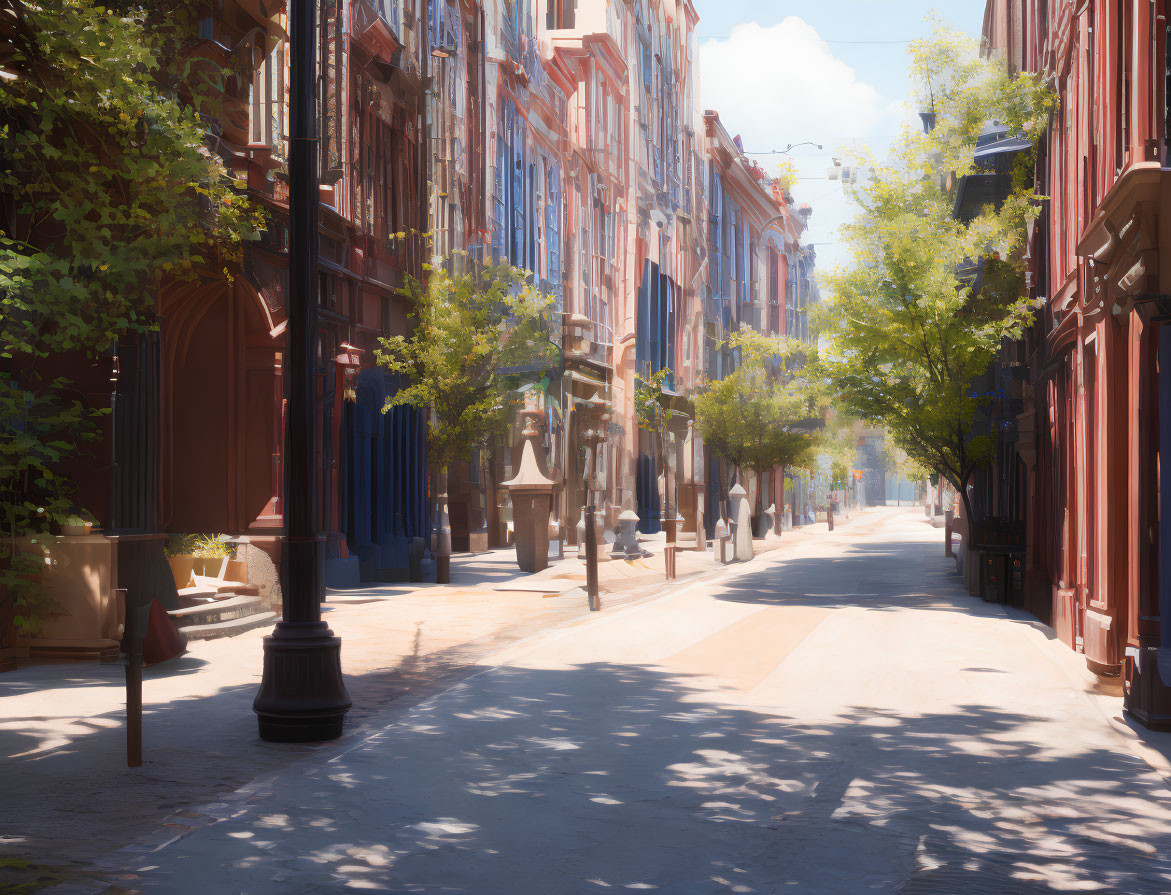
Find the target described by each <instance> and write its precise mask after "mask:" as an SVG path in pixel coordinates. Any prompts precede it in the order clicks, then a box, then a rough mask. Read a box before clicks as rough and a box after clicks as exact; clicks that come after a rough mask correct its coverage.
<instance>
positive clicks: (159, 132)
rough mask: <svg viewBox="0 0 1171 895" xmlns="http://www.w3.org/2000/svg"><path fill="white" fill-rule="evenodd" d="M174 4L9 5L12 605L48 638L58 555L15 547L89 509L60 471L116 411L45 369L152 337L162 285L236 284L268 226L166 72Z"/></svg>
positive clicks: (4, 377)
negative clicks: (248, 246)
mask: <svg viewBox="0 0 1171 895" xmlns="http://www.w3.org/2000/svg"><path fill="white" fill-rule="evenodd" d="M160 6H161V4H157V3H155V4H153V6H152V9H153V10H154V12H155V13H157V12H158V9H159V7H160ZM174 6H175V8H173V9H171V10H170V12H169V13H168V14H167V15H166V16H162V15H157V14H156V15H153V16H152V12H151V10H148V9H147V8H145V7H143V6H138V5H134V4H121V6H120V7H119V8H118V9H113V8H110V7H109V6H103V5H99V4H98V3H95V2H92V0H38V2H36V3H32V2H25V0H0V85H2V89H0V144H2V145H3V147H4V151H3V154H2V155H0V418H3V419H4V420H5V438H3V439H0V516H2V520H0V525H3V529H4V535H5V538H6V542H7V543H6V546H7V547H8V549H7V551H6V554H7V555H6V557H5V559H4V561H3V562H2V563H0V593H5V594H7V597H6V599H7V600H8V601H15V603H16V605H17V610H18V611H17V615H16V623H17V627H18V628H32V627H35V625H36V620H35V612H34V611H33V609H32V606H33V603H34V601H35V590H36V587H35V579H36V575H35V574H34V573H35V572H36V564H37V563H40V562H43V559H42V557H40V556H25V555H17V554H16V553H14V551H15V549H16V548H15V545H16V543H17V539H18V538H19V539H21V541H22V543H25V544H27V543H28V541H31V540H34V539H35V538H36V537H37V536H38V535H42V534H44V533H47V532H50V531H52V530H53V529H54V528H55V527H57V526H59V525H60V524H62V523H64V522H66V521H68V520H69V517H70V516H72V515H74V514H75V513H77V512H78V509H79V508H77V507H75V506H74V505H73V503H72V494H73V489H72V486H71V484H70V482H69V481H68V479H67V478H66V477H65V476H64V475H62V473H61V465H62V464H63V463H64V462H66V461H68V460H69V459H70V458H75V457H77V456H78V455H79V453H80V451H81V450H82V449H83V448H84V446H85V445H86V444H87V443H88V442H91V441H93V440H94V439H95V438H96V437H97V428H96V426H95V420H96V418H97V417H98V416H99V415H100V414H102V413H103V412H104V411H103V410H102V409H95V408H91V407H88V406H86V404H85V403H84V402H83V401H81V399H80V395H78V394H76V393H75V392H74V391H73V390H72V388H71V386H72V383H71V382H70V381H69V380H68V379H65V378H61V377H57V378H52V379H45V378H42V377H41V376H40V375H39V374H38V362H40V361H41V360H42V359H44V358H47V357H50V356H54V355H60V354H63V353H74V354H75V355H80V356H82V357H90V358H92V357H95V356H97V355H98V354H99V353H100V352H102V351H105V350H107V349H108V348H109V347H110V345H111V343H112V342H113V341H114V340H117V339H123V338H127V337H129V336H132V335H134V334H136V333H144V332H148V331H150V330H151V329H153V328H155V327H156V325H157V323H156V320H155V316H154V310H155V301H156V296H157V291H158V287H159V286H160V285H161V284H162V283H163V282H164V281H166V280H168V279H176V278H181V277H187V276H195V275H196V273H197V272H198V273H201V274H202V273H207V272H209V271H210V272H212V273H220V274H222V275H224V276H231V272H232V271H233V270H234V269H235V267H236V264H237V262H238V261H239V259H240V255H241V248H242V243H243V242H244V240H246V239H249V238H251V237H254V236H257V235H258V234H259V231H260V229H261V228H262V227H263V225H264V219H263V216H262V214H261V213H260V212H259V211H258V210H257V209H256V208H254V207H253V206H252V205H251V204H250V203H249V202H248V200H247V199H246V198H245V197H243V196H242V195H240V193H238V192H237V191H236V188H237V187H239V186H242V185H240V184H237V183H236V182H235V181H234V180H233V179H232V177H231V176H230V174H229V172H228V171H227V169H226V168H225V167H224V164H223V163H222V161H221V160H220V158H219V157H218V156H216V155H215V154H214V153H213V152H211V151H210V149H209V143H208V137H207V125H206V123H205V122H204V121H203V120H202V119H201V118H200V117H199V115H198V114H197V113H196V111H195V110H194V109H193V108H192V107H191V106H190V105H189V103H188V102H187V101H185V100H184V99H182V98H181V97H180V95H179V93H178V91H177V89H176V82H175V79H174V77H172V76H170V75H169V74H166V73H165V72H164V62H163V60H164V59H165V58H169V57H170V55H171V54H172V53H173V50H174V45H175V34H176V32H175V27H176V22H178V21H179V20H181V19H182V20H187V21H189V20H190V16H189V13H190V9H188V8H187V7H189V6H191V4H190V3H185V2H183V0H180V2H179V3H178V4H176V5H174ZM179 7H182V8H183V11H184V13H185V15H186V18H184V16H180V15H179V11H180V10H179ZM162 21H165V22H166V25H165V29H163V30H160V29H156V28H155V27H153V26H152V25H151V24H150V22H162ZM213 67H214V66H213ZM205 70H206V66H205ZM26 537H27V538H28V540H27V541H26V540H25V538H26Z"/></svg>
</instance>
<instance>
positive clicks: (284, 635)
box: [252, 0, 350, 743]
mask: <svg viewBox="0 0 1171 895" xmlns="http://www.w3.org/2000/svg"><path fill="white" fill-rule="evenodd" d="M316 14H317V4H316V2H314V0H289V26H290V27H289V37H290V41H289V47H290V51H291V52H290V59H289V71H290V77H289V122H290V128H289V293H288V321H289V325H288V329H287V330H286V338H287V339H288V342H287V344H286V352H285V382H286V383H287V386H286V387H287V392H286V396H287V399H288V410H287V414H286V418H287V423H286V426H287V428H286V432H285V458H284V459H285V467H284V498H285V531H286V534H285V541H284V545H283V550H282V551H281V559H282V563H281V593H282V599H283V602H284V613H283V618H282V620H281V621H280V622H278V623H277V625H276V628H275V629H274V630H273V632H272V634H270V635H269V636H268V637H265V638H264V676H263V678H262V680H261V683H260V691H259V692H258V693H257V694H256V699H255V701H254V702H253V704H252V709H253V711H255V712H256V715H257V720H258V723H259V728H260V738H261V739H263V740H267V741H269V742H273V743H305V742H316V741H320V740H332V739H335V738H337V737H338V736H340V735H341V732H342V723H343V720H344V718H345V714H346V712H347V711H349V708H350V697H349V694H347V693H346V686H345V683H344V682H343V680H342V665H341V645H342V642H341V638H340V637H335V636H334V633H333V631H331V630H330V629H329V626H328V625H327V624H326V623H325V622H323V621H322V620H321V602H322V600H323V599H324V596H325V561H324V560H325V539H324V538H323V537H322V536H321V535H320V534H319V533H318V531H317V482H318V469H317V465H316V462H315V453H316V450H315V449H316V445H317V441H318V437H319V433H318V431H317V416H316V407H315V405H316V398H317V395H316V385H315V382H314V373H313V363H314V350H313V348H314V342H315V339H316V331H317V302H316V299H315V296H314V287H315V285H316V281H317V202H318V199H317V165H318V146H317V59H316V49H317V48H316V30H317V29H316Z"/></svg>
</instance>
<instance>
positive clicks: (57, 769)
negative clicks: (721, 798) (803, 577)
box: [0, 510, 882, 889]
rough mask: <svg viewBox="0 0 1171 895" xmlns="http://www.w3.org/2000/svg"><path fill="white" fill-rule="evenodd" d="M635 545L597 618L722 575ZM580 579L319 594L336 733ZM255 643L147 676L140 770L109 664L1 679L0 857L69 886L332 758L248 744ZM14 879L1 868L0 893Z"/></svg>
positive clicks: (530, 615)
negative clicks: (275, 777)
mask: <svg viewBox="0 0 1171 895" xmlns="http://www.w3.org/2000/svg"><path fill="white" fill-rule="evenodd" d="M878 512H879V513H881V512H882V511H881V510H880V511H878ZM861 518H862V517H861V516H859V515H857V514H855V515H854V518H853V520H852V521H850V522H847V521H845V520H842V521H841V522H840V523H839V527H848V526H850V525H851V524H853V523H856V522H857V521H858V520H859V519H861ZM867 518H869V519H872V520H873V515H871V516H869V517H867ZM825 533H826V526H825V524H824V523H822V524H819V525H811V526H806V527H805V528H804V529H802V530H799V531H794V532H786V533H785V534H784V535H783V536H782V537H780V538H769V539H765V540H758V541H756V542H755V545H756V546H757V551H758V553H761V552H772V551H775V550H778V549H781V550H788V549H796V548H798V547H799V546H800V545H801V544H808V543H811V542H815V541H816V540H817V538H818V537H824V536H825ZM648 547H649V549H650V551H651V554H652V555H651V556H650V557H647V558H645V559H640V560H635V561H633V562H626V561H612V562H604V563H601V564H600V566H599V579H600V586H601V591H602V594H603V598H602V605H603V611H605V610H607V609H613V608H616V607H618V606H620V605H627V604H631V603H634V602H637V601H639V600H645V599H648V598H650V597H652V596H656V595H659V594H661V593H662V592H663V591H664V590H665V589H666V588H668V587H673V586H679V585H683V584H686V583H687V582H690V581H696V580H701V579H703V578H708V577H712V578H714V577H717V576H720V575H722V574H723V572H724V571H725V567H723V566H721V565H720V564H719V563H718V562H716V561H715V560H713V559H712V555H711V551H710V550H709V551H707V552H706V553H705V554H699V553H695V552H684V553H681V554H680V555H679V558H678V562H677V571H678V580H677V581H676V582H670V583H668V582H666V581H664V578H663V556H662V548H663V544H662V542H661V539H660V540H657V541H656V540H655V539H650V540H649V542H648ZM737 567H738V566H737V565H736V564H733V565H732V566H730V567H729V568H733V569H735V568H737ZM584 582H585V570H584V565H583V563H582V562H580V561H579V560H577V559H576V558H575V557H574V558H566V559H564V560H560V561H557V562H554V563H552V564H551V565H550V567H549V568H548V569H546V570H545V571H544V572H541V573H538V574H536V575H525V574H523V573H521V572H519V570H518V569H517V568H516V565H515V556H514V553H513V551H512V550H498V551H492V552H490V553H487V554H481V555H475V556H473V555H461V556H457V557H454V558H453V561H452V583H451V584H449V585H436V584H423V585H377V586H364V587H361V588H354V589H349V590H344V591H340V590H335V591H331V592H330V593H329V595H328V602H327V605H326V606H325V607H324V617H325V619H326V620H327V621H328V622H329V624H330V626H331V627H332V628H333V630H334V632H335V633H337V634H338V635H340V636H341V638H342V666H343V669H344V671H345V674H346V686H347V688H348V690H349V693H350V696H351V698H352V699H353V702H354V708H353V709H352V710H351V712H350V714H349V716H348V718H347V722H346V730H347V734H346V738H347V739H349V738H357V737H361V736H363V735H365V734H364V725H366V724H367V723H368V722H369V721H370V720H371V719H372V718H373V717H375V716H376V715H377V714H378V713H379V712H380V710H382V709H383V708H385V706H386V705H387V704H388V703H390V702H392V701H395V700H398V701H400V702H404V703H406V704H414V703H416V702H418V701H421V700H423V699H425V698H427V697H428V696H429V695H432V694H434V693H435V692H437V691H439V690H441V689H442V688H444V687H445V686H447V685H449V684H450V683H451V682H452V681H454V680H456V679H458V678H460V677H462V676H465V675H466V674H467V673H468V672H469V670H470V669H472V668H473V667H474V666H475V664H476V662H477V661H478V660H480V659H482V658H483V657H484V656H487V655H490V654H493V653H496V652H499V651H500V650H502V649H504V648H506V647H508V646H510V645H512V644H515V643H517V642H519V641H521V640H523V639H525V638H528V637H531V636H532V635H534V634H537V633H539V632H542V631H545V630H548V629H549V628H552V627H556V626H559V625H565V624H568V623H571V622H573V621H574V620H579V619H581V618H582V617H583V616H587V615H589V612H588V608H587V606H586V599H585V595H584V588H583V586H584ZM265 633H267V632H266V631H265V630H255V631H250V632H246V633H244V634H241V635H238V636H236V637H231V638H224V639H220V640H209V641H200V642H195V643H193V644H192V646H191V649H190V651H189V652H188V653H187V654H186V655H184V656H182V657H180V658H179V659H176V660H174V661H172V662H168V663H166V664H164V665H161V666H158V667H155V668H149V669H147V670H146V672H145V681H144V687H143V699H144V719H143V740H144V746H143V749H144V765H143V767H142V768H139V769H129V768H126V767H125V751H124V750H125V728H124V726H123V725H124V699H125V690H124V684H123V669H122V667H120V666H116V665H97V664H82V663H72V664H43V665H30V666H26V667H22V668H21V669H19V670H18V671H15V672H10V673H7V674H3V675H0V754H2V755H3V756H4V757H5V764H4V781H5V782H4V786H3V788H2V789H0V792H2V796H0V800H2V801H0V818H3V820H2V821H0V858H3V857H4V856H9V857H12V858H15V859H17V860H24V861H29V862H32V864H33V865H35V866H34V867H33V868H32V869H31V872H33V873H35V874H37V875H40V876H44V877H46V878H47V879H48V881H49V882H52V881H54V880H56V879H59V878H61V877H62V875H63V876H64V877H71V876H73V875H75V873H76V872H77V871H78V870H80V869H81V868H82V867H84V866H85V864H86V863H87V862H88V861H89V860H91V859H93V858H96V857H98V856H100V855H102V854H104V853H106V852H109V851H112V850H114V849H117V848H120V847H122V846H123V845H125V844H126V843H127V842H132V841H135V840H136V839H138V838H140V837H141V836H143V835H145V834H147V833H149V832H151V831H153V830H156V829H158V828H159V826H160V825H161V824H163V822H164V821H165V820H166V818H167V817H168V816H169V815H173V814H174V813H175V812H178V811H180V810H181V809H183V808H185V807H187V806H190V805H197V804H203V803H208V802H212V801H214V800H215V799H217V798H219V797H221V796H222V795H223V794H225V793H228V792H231V791H234V790H236V789H238V788H239V787H241V786H243V785H244V784H245V783H247V782H249V781H251V780H254V779H256V778H257V777H259V776H263V775H265V774H269V773H272V772H275V771H277V770H279V769H280V768H283V767H285V766H287V765H289V764H291V763H292V762H294V761H296V760H298V759H299V758H301V757H304V756H306V755H310V754H312V753H314V752H315V751H316V750H319V749H336V748H337V744H336V743H335V744H322V745H275V744H270V743H263V742H261V741H260V740H259V739H258V737H257V735H256V720H255V716H254V714H253V712H252V699H253V697H254V696H255V694H256V690H257V688H258V686H259V684H260V671H261V655H262V653H261V642H262V639H263V636H264V635H265ZM14 872H15V871H13V870H12V869H11V868H9V869H7V870H6V869H5V868H4V867H3V865H2V864H0V889H2V888H3V886H4V884H5V883H6V882H9V880H10V879H11V876H12V875H13V873H14ZM6 873H7V874H9V875H8V876H7V877H6V876H5V874H6ZM49 882H46V885H47V884H49Z"/></svg>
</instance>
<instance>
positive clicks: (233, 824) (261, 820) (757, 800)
mask: <svg viewBox="0 0 1171 895" xmlns="http://www.w3.org/2000/svg"><path fill="white" fill-rule="evenodd" d="M850 528H851V529H853V531H850V530H849V529H845V530H841V531H839V532H836V533H834V534H832V535H825V536H824V537H822V538H819V539H816V540H808V541H806V542H804V543H802V544H801V545H799V546H797V547H796V548H795V549H793V550H790V551H782V552H777V553H774V554H771V555H769V556H765V557H760V558H758V559H757V560H755V561H754V562H753V563H750V564H748V565H745V566H742V567H739V568H738V569H736V570H735V571H734V572H733V573H731V574H730V575H729V576H727V577H726V578H723V579H721V580H720V581H718V582H715V583H710V582H709V583H699V584H694V585H691V586H690V587H687V588H684V589H682V590H680V591H678V592H676V593H673V594H671V595H668V596H664V597H662V598H660V599H657V600H654V601H651V602H648V603H643V604H641V605H636V606H631V607H627V608H623V609H617V610H614V611H612V612H609V613H604V614H603V615H601V616H595V617H592V618H588V619H584V620H579V621H578V622H575V623H572V624H570V625H568V626H563V627H562V628H560V629H559V630H555V631H551V632H548V633H546V634H542V635H538V636H536V637H534V638H530V639H529V640H527V641H525V642H523V643H518V644H515V645H513V646H510V647H508V648H507V649H506V650H504V651H503V652H500V653H498V654H497V655H495V656H493V657H491V658H490V659H488V660H485V661H483V662H482V663H481V665H482V667H481V670H480V671H479V672H478V673H475V674H474V675H472V676H470V677H468V678H466V679H464V680H462V681H460V682H459V683H457V684H455V685H454V686H452V687H450V688H449V689H447V690H446V691H445V692H442V693H440V694H437V695H434V696H432V697H430V698H428V699H426V700H424V701H422V702H421V703H419V704H416V705H414V706H413V707H403V708H398V709H396V708H391V709H389V710H387V712H386V713H385V715H384V716H383V718H382V719H381V729H379V730H378V731H377V732H376V733H375V734H373V735H372V736H370V737H369V738H368V739H366V740H365V741H363V742H353V743H349V744H343V745H342V746H340V747H337V748H335V749H334V750H333V752H332V754H331V753H330V751H329V750H325V749H323V750H319V751H318V752H316V753H314V754H312V755H310V756H308V757H307V758H306V759H305V760H304V761H302V762H301V763H300V764H297V765H295V766H294V767H291V768H287V769H285V770H283V771H281V772H280V773H278V774H277V775H276V776H274V777H270V778H267V779H262V780H257V781H255V782H254V783H253V784H250V785H249V786H248V787H245V788H244V789H243V790H241V791H239V792H237V793H234V794H232V795H231V796H229V797H227V798H225V799H223V800H221V801H219V802H216V803H213V804H210V805H206V806H203V807H201V808H199V809H195V810H189V811H187V812H185V813H184V815H183V816H182V817H178V818H175V819H174V821H173V823H172V825H171V826H169V827H168V828H166V831H165V832H164V833H162V834H159V835H158V836H156V837H154V838H147V839H144V840H143V841H142V842H141V843H140V844H139V845H138V846H137V847H135V848H132V849H128V850H123V851H122V852H120V853H118V854H116V855H115V856H114V857H113V858H112V859H111V860H109V861H108V862H107V863H106V865H105V871H106V872H107V873H108V874H109V875H111V876H116V877H118V882H117V885H118V886H119V890H130V891H136V890H146V891H160V892H192V893H196V892H200V893H202V892H281V893H299V892H318V891H330V890H334V891H338V890H343V889H346V888H349V889H366V890H373V891H388V892H419V893H430V892H444V893H474V895H489V893H513V895H529V893H533V895H538V893H539V895H545V893H567V895H568V893H586V892H604V891H608V890H624V889H625V890H630V889H633V890H656V891H660V892H666V893H672V895H674V893H724V892H743V893H783V892H799V893H846V892H898V893H923V895H927V893H931V895H938V893H951V892H957V893H959V892H972V893H993V892H994V893H1033V892H1051V891H1052V892H1059V891H1092V892H1104V893H1118V895H1123V893H1125V895H1139V893H1162V892H1166V891H1169V890H1171V863H1169V862H1168V860H1167V858H1166V857H1165V856H1166V855H1168V854H1169V853H1171V793H1169V792H1168V790H1167V788H1166V784H1165V782H1164V779H1163V777H1162V776H1161V775H1160V774H1159V773H1157V772H1156V771H1154V770H1152V763H1153V764H1154V765H1155V766H1163V767H1165V763H1162V759H1161V756H1160V755H1159V753H1158V752H1157V751H1154V750H1151V749H1150V747H1149V744H1150V743H1155V744H1158V743H1159V742H1160V741H1159V740H1158V739H1157V736H1156V735H1147V736H1146V743H1145V744H1144V741H1143V740H1142V739H1140V738H1139V737H1138V736H1137V735H1135V734H1134V733H1132V732H1131V731H1130V729H1129V728H1127V727H1126V726H1124V725H1122V724H1120V723H1119V722H1117V721H1112V720H1111V718H1110V713H1113V714H1115V715H1116V714H1118V701H1117V699H1116V697H1115V696H1114V695H1113V694H1109V693H1107V694H1101V693H1095V692H1094V691H1093V688H1092V687H1091V686H1090V684H1089V681H1090V679H1089V678H1088V677H1087V676H1085V675H1084V674H1081V673H1080V670H1079V668H1078V664H1077V661H1076V657H1073V655H1072V654H1071V653H1069V652H1068V651H1064V652H1063V648H1061V647H1060V646H1059V645H1053V644H1051V643H1050V642H1049V640H1048V639H1047V637H1046V636H1045V633H1044V631H1043V630H1042V629H1041V628H1040V627H1039V626H1037V625H1036V624H1035V623H1031V622H1029V621H1028V620H1027V619H1025V618H1024V617H1023V616H1019V617H1017V616H1011V615H1008V614H1006V613H1005V612H1004V611H1003V610H1001V609H1000V608H999V607H995V606H989V605H985V604H983V603H981V602H980V601H978V600H975V599H973V598H971V597H969V596H967V595H966V594H964V593H962V592H961V590H960V589H959V587H958V584H957V578H956V576H955V574H954V571H952V570H951V569H950V567H949V563H948V562H947V561H945V560H944V559H943V557H942V555H941V550H940V549H939V532H938V531H937V530H935V529H933V528H931V527H930V526H928V525H927V524H926V523H925V521H924V519H923V517H922V515H921V514H920V513H918V512H917V511H902V512H899V511H888V512H885V513H883V512H880V513H878V514H876V515H875V517H874V518H870V517H867V518H865V519H863V520H862V521H861V522H859V523H856V524H855V525H854V526H850ZM1066 657H1068V658H1066ZM1071 660H1073V661H1071ZM1104 711H1105V712H1106V713H1105V714H1104ZM1140 756H1146V757H1147V758H1148V759H1149V762H1148V761H1144V760H1143V759H1142V758H1141V757H1140ZM327 758H328V760H327ZM107 878H109V877H107ZM63 891H64V890H63Z"/></svg>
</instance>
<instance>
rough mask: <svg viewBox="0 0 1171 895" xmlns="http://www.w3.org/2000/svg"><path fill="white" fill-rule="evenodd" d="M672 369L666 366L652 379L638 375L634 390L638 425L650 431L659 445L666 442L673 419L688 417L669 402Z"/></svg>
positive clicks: (652, 375) (652, 376)
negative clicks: (668, 386) (669, 383)
mask: <svg viewBox="0 0 1171 895" xmlns="http://www.w3.org/2000/svg"><path fill="white" fill-rule="evenodd" d="M670 375H671V371H670V370H668V369H666V368H664V369H662V370H657V371H655V372H654V373H652V374H651V378H650V379H644V378H643V377H641V376H638V377H637V382H636V384H635V390H634V413H635V418H636V419H637V420H638V427H639V428H640V429H645V430H646V431H648V432H650V433H651V434H652V435H654V436H655V437H656V438H657V439H658V444H659V445H665V444H666V438H667V428H668V426H669V424H670V422H671V420H673V419H686V418H687V414H686V413H684V412H683V411H682V410H675V409H674V408H672V407H670V406H668V403H667V395H666V389H667V380H668V378H669V377H670Z"/></svg>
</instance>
